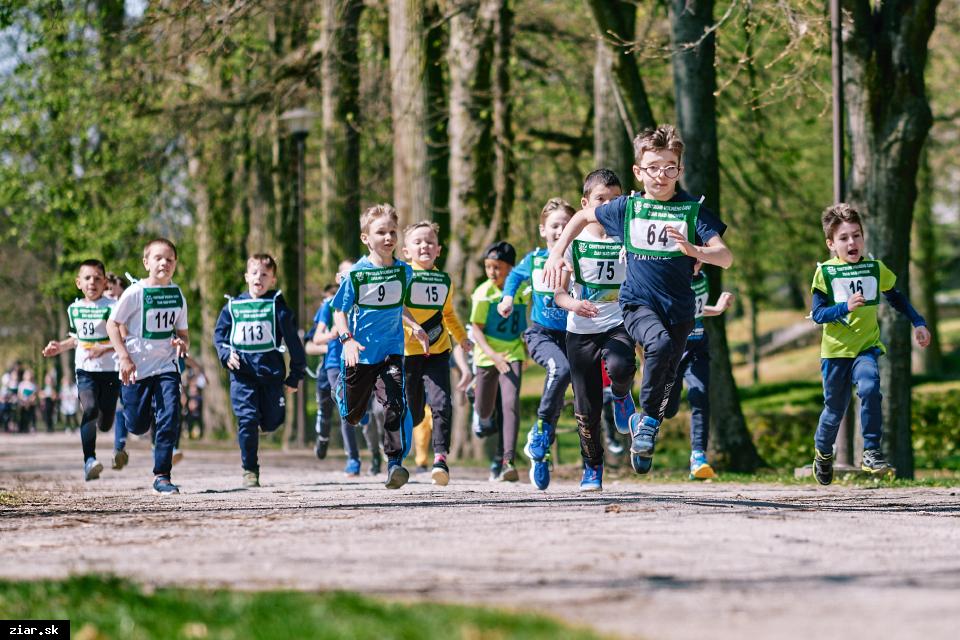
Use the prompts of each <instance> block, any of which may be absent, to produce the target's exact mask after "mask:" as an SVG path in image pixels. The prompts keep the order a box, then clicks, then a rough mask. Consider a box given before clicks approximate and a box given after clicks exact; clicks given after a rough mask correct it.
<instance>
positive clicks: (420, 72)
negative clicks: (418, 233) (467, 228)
mask: <svg viewBox="0 0 960 640" xmlns="http://www.w3.org/2000/svg"><path fill="white" fill-rule="evenodd" d="M424 1H425V0H390V89H391V91H390V113H391V114H392V117H393V205H394V206H395V207H396V208H397V213H398V214H399V216H400V230H401V231H403V229H404V227H406V226H407V225H408V224H410V223H411V222H415V221H417V220H420V219H422V218H424V217H426V216H427V215H429V213H430V180H429V173H428V167H427V121H426V115H427V84H426V73H425V70H426V51H425V43H426V37H425V36H426V31H425V27H424V22H423V21H424Z"/></svg>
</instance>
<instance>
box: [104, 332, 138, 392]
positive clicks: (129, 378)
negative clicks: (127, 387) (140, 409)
mask: <svg viewBox="0 0 960 640" xmlns="http://www.w3.org/2000/svg"><path fill="white" fill-rule="evenodd" d="M107 335H108V336H110V344H112V345H113V350H114V351H116V352H117V364H118V365H119V367H120V369H119V373H120V381H121V382H122V383H123V384H131V383H132V382H133V379H134V377H135V376H136V374H137V367H136V365H134V364H133V360H131V359H130V353H129V352H128V351H127V347H126V345H124V344H123V338H122V337H121V336H120V323H119V322H117V321H116V320H114V319H113V318H108V319H107Z"/></svg>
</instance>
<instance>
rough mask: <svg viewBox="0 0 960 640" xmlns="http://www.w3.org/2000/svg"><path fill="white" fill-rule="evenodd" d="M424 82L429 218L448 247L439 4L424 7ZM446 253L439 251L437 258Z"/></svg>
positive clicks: (444, 93)
mask: <svg viewBox="0 0 960 640" xmlns="http://www.w3.org/2000/svg"><path fill="white" fill-rule="evenodd" d="M425 16H426V17H425V21H426V23H427V35H426V38H427V41H426V69H425V73H426V82H427V167H428V174H429V176H430V212H429V216H428V217H429V218H430V219H431V220H433V221H434V222H436V223H437V224H438V225H440V244H441V246H447V245H448V244H449V238H450V235H451V230H450V208H449V206H448V204H447V203H448V200H449V198H450V179H449V176H448V170H449V166H450V147H449V145H448V143H447V112H448V111H447V88H446V79H445V73H444V70H445V66H446V60H445V58H444V54H445V53H446V50H447V33H446V25H447V21H446V20H444V19H443V15H442V13H441V11H440V7H439V6H438V5H437V4H435V3H433V2H431V3H429V5H428V6H427V9H426V14H425ZM445 257H446V256H445V255H443V254H441V255H440V260H441V262H443V261H444V258H445Z"/></svg>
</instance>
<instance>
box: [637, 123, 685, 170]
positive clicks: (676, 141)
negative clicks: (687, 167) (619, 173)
mask: <svg viewBox="0 0 960 640" xmlns="http://www.w3.org/2000/svg"><path fill="white" fill-rule="evenodd" d="M647 151H673V152H674V153H675V154H677V162H680V160H681V158H683V140H682V139H681V138H680V134H679V133H677V129H676V128H675V127H674V126H673V125H669V124H661V125H660V126H658V127H655V128H651V129H644V130H643V131H641V132H640V133H638V134H637V137H636V138H634V139H633V161H634V163H635V164H636V165H637V166H638V167H639V166H640V158H642V157H643V154H644V153H646V152H647Z"/></svg>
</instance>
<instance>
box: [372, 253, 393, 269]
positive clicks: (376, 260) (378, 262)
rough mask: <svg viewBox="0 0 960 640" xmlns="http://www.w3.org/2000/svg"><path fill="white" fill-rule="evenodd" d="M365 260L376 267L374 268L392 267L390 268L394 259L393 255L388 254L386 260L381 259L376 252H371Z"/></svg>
mask: <svg viewBox="0 0 960 640" xmlns="http://www.w3.org/2000/svg"><path fill="white" fill-rule="evenodd" d="M367 259H368V260H369V261H370V262H372V263H373V265H374V266H376V267H392V266H393V262H394V258H393V254H392V253H391V254H390V256H389V257H386V258H385V257H383V256H382V255H380V254H379V253H377V252H376V251H371V252H370V255H369V256H367Z"/></svg>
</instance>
